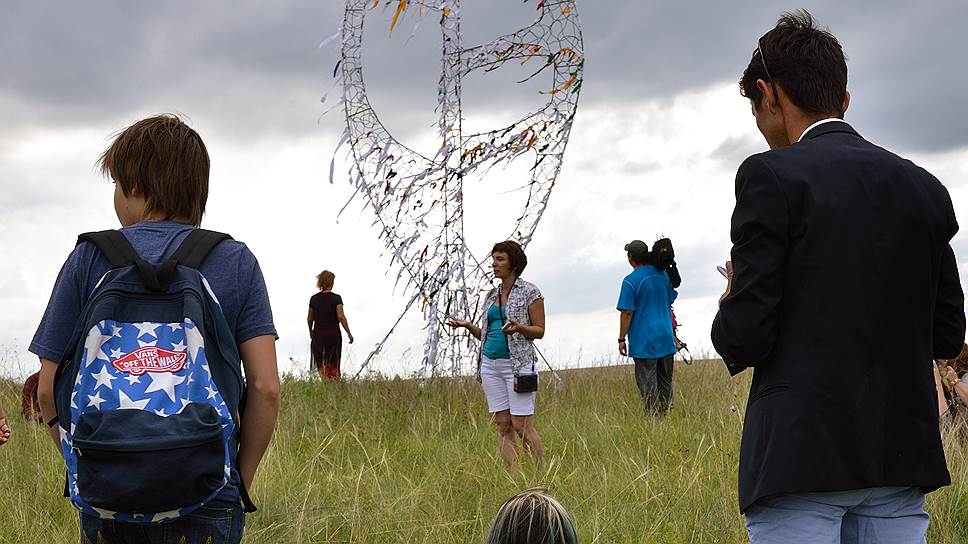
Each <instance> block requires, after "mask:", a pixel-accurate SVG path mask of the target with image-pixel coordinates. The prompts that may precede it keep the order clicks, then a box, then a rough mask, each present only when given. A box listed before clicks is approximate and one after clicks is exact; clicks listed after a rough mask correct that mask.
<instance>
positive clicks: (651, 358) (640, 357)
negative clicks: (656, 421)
mask: <svg viewBox="0 0 968 544" xmlns="http://www.w3.org/2000/svg"><path fill="white" fill-rule="evenodd" d="M625 251H626V253H628V259H629V264H630V265H632V268H633V270H632V272H631V273H630V274H629V275H628V276H625V279H624V280H622V290H621V292H620V293H619V296H618V305H617V306H616V307H617V309H618V310H619V311H620V312H621V317H620V318H619V332H618V351H619V353H620V354H621V355H622V356H624V357H629V356H630V357H632V359H633V360H634V361H635V383H636V385H638V387H639V393H640V394H641V395H642V403H643V405H644V407H645V412H646V414H663V413H665V412H666V411H667V410H668V409H669V405H670V404H671V403H672V356H673V355H674V354H675V352H676V343H675V336H674V335H673V332H672V314H671V307H672V302H673V301H675V300H676V295H677V293H676V292H675V290H674V289H673V288H672V284H671V283H670V282H669V276H668V275H667V274H666V273H665V272H662V271H660V270H658V269H656V268H655V267H654V266H652V265H651V264H649V263H650V255H649V245H648V244H646V243H645V242H643V241H641V240H633V241H632V242H630V243H628V244H626V245H625ZM626 335H627V336H628V339H627V340H626Z"/></svg>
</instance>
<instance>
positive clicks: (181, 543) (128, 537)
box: [81, 502, 245, 544]
mask: <svg viewBox="0 0 968 544" xmlns="http://www.w3.org/2000/svg"><path fill="white" fill-rule="evenodd" d="M244 527H245V514H244V513H243V512H242V506H241V505H235V504H228V503H218V502H217V503H212V504H209V505H207V506H203V507H201V508H199V509H198V510H195V511H194V512H192V513H191V514H189V515H187V516H185V517H182V518H178V519H177V520H175V521H172V522H169V523H161V524H158V525H143V524H140V523H122V522H120V521H113V520H109V519H101V518H96V517H94V516H88V515H86V514H81V544H239V543H240V542H242V529H243V528H244Z"/></svg>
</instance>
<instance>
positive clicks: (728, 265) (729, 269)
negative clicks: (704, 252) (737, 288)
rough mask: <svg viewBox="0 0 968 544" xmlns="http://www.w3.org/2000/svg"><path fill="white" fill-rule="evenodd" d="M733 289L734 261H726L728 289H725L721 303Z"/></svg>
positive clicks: (720, 299)
mask: <svg viewBox="0 0 968 544" xmlns="http://www.w3.org/2000/svg"><path fill="white" fill-rule="evenodd" d="M732 289H733V261H726V290H725V291H723V295H722V296H721V297H719V303H720V304H722V303H723V301H724V300H726V297H728V296H729V292H730V291H731V290H732Z"/></svg>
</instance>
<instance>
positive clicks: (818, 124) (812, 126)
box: [797, 117, 846, 143]
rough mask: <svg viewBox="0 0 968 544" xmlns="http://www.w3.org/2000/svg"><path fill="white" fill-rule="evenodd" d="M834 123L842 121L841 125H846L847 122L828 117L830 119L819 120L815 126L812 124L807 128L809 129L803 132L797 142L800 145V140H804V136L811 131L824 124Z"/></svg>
mask: <svg viewBox="0 0 968 544" xmlns="http://www.w3.org/2000/svg"><path fill="white" fill-rule="evenodd" d="M832 121H840V122H841V123H846V121H844V120H843V119H838V118H837V117H828V118H826V119H821V120H819V121H817V122H816V123H814V124H812V125H810V126H809V127H807V128H806V130H804V131H803V132H802V133H801V134H800V137H799V138H797V142H798V143H799V142H800V140H802V139H803V136H804V135H805V134H806V133H808V132H810V131H811V130H813V129H814V128H816V127H819V126H820V125H822V124H824V123H830V122H832Z"/></svg>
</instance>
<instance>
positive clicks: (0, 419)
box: [0, 404, 10, 446]
mask: <svg viewBox="0 0 968 544" xmlns="http://www.w3.org/2000/svg"><path fill="white" fill-rule="evenodd" d="M8 440H10V426H9V425H7V414H6V413H4V411H3V404H0V446H2V445H4V444H6V443H7V441H8Z"/></svg>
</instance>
